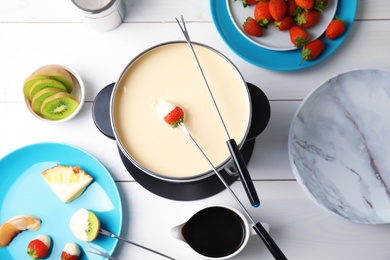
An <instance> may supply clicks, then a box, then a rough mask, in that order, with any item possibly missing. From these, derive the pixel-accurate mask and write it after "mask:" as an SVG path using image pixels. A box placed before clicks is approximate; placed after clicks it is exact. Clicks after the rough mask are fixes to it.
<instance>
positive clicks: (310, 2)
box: [295, 0, 314, 9]
mask: <svg viewBox="0 0 390 260" xmlns="http://www.w3.org/2000/svg"><path fill="white" fill-rule="evenodd" d="M295 4H296V5H297V6H299V7H302V8H304V9H310V8H312V7H313V6H314V0H295Z"/></svg>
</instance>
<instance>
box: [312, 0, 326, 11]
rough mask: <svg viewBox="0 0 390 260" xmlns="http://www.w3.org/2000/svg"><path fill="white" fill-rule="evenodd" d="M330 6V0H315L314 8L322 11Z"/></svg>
mask: <svg viewBox="0 0 390 260" xmlns="http://www.w3.org/2000/svg"><path fill="white" fill-rule="evenodd" d="M327 6H328V0H315V2H314V9H316V10H318V11H320V12H322V11H324V10H325V8H326V7H327Z"/></svg>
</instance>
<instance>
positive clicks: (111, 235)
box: [99, 228, 174, 260]
mask: <svg viewBox="0 0 390 260" xmlns="http://www.w3.org/2000/svg"><path fill="white" fill-rule="evenodd" d="M99 233H100V234H102V235H105V236H108V237H113V238H116V239H119V240H121V241H123V242H126V243H129V244H132V245H134V246H138V247H140V248H142V249H145V250H148V251H150V252H153V253H155V254H158V255H160V256H163V257H165V258H168V259H172V260H174V258H172V257H170V256H167V255H164V254H163V253H160V252H158V251H156V250H153V249H151V248H148V247H145V246H143V245H140V244H137V243H134V242H132V241H130V240H127V239H125V238H123V237H119V236H117V235H115V234H113V233H111V232H109V231H107V230H104V229H102V228H101V229H100V230H99Z"/></svg>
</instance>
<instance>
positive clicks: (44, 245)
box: [27, 235, 51, 260]
mask: <svg viewBox="0 0 390 260" xmlns="http://www.w3.org/2000/svg"><path fill="white" fill-rule="evenodd" d="M50 245H51V239H50V237H49V236H47V235H38V236H37V237H36V238H34V239H33V240H31V241H30V243H29V244H28V246H27V254H28V255H29V256H30V257H31V259H34V260H35V259H40V258H44V257H46V255H47V253H48V251H49V248H50Z"/></svg>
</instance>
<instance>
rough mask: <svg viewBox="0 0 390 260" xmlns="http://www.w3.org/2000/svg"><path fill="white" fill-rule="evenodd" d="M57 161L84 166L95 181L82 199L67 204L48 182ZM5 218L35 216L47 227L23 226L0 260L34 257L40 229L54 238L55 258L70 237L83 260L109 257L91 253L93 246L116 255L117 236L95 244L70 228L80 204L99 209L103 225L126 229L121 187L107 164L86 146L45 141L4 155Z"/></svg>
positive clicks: (0, 213)
mask: <svg viewBox="0 0 390 260" xmlns="http://www.w3.org/2000/svg"><path fill="white" fill-rule="evenodd" d="M57 164H61V165H71V166H77V165H79V166H80V167H81V168H82V169H83V170H85V171H86V172H87V173H88V174H90V175H91V176H92V177H93V178H94V180H93V182H92V183H91V184H90V185H89V186H88V188H87V189H86V190H85V191H84V193H83V194H82V195H81V196H80V197H79V198H77V199H76V200H74V201H72V202H70V203H63V202H62V201H61V200H60V199H59V198H58V197H57V195H55V194H54V192H53V191H52V190H51V188H50V187H49V185H47V184H46V182H45V180H44V178H43V177H42V175H41V173H42V171H44V170H45V169H47V168H50V167H53V166H55V165H57ZM0 180H1V181H0V222H1V224H2V223H4V222H5V221H7V220H8V219H9V218H11V217H14V216H17V215H33V216H35V217H38V218H40V219H41V228H40V229H39V230H37V231H35V232H33V231H28V230H26V231H23V232H21V233H19V234H18V235H16V236H15V238H14V239H13V240H12V241H11V243H10V244H9V246H7V247H3V248H0V259H28V256H27V254H26V251H27V245H28V243H29V242H30V241H31V240H32V239H34V238H35V237H36V236H37V235H38V234H46V235H48V236H50V237H51V239H52V249H51V252H50V257H49V258H47V259H60V256H61V252H62V249H63V248H64V246H65V244H66V243H67V242H75V243H76V244H78V245H79V246H80V248H81V251H82V253H81V258H80V259H104V258H102V257H101V256H96V255H93V254H90V253H88V252H87V250H90V246H91V245H93V246H94V247H97V248H99V249H100V250H102V251H104V252H107V253H108V254H112V253H113V251H114V249H115V247H116V244H117V242H118V241H117V240H116V239H114V238H110V237H105V236H103V235H98V237H97V238H96V239H95V240H94V241H92V242H91V243H87V242H81V241H78V240H77V239H76V237H75V236H74V235H73V233H72V232H71V230H70V228H69V219H70V217H71V215H72V214H73V213H74V212H75V211H76V210H78V209H80V208H86V209H88V210H91V211H92V212H94V213H95V214H96V215H97V217H98V218H99V219H100V222H101V226H102V228H104V229H106V230H109V231H111V232H113V233H115V234H118V235H119V234H120V231H121V227H122V204H121V200H120V196H119V192H118V190H117V187H116V185H115V182H114V180H113V179H112V177H111V175H110V173H109V172H108V171H107V169H106V168H105V167H104V166H103V165H102V164H101V163H100V162H99V161H98V160H97V159H95V158H94V157H93V156H92V155H90V154H88V153H86V152H85V151H83V150H81V149H79V148H76V147H73V146H69V145H66V144H60V143H39V144H33V145H29V146H25V147H23V148H20V149H18V150H15V151H13V152H11V153H10V154H8V155H6V156H5V157H3V158H2V159H1V160H0Z"/></svg>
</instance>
